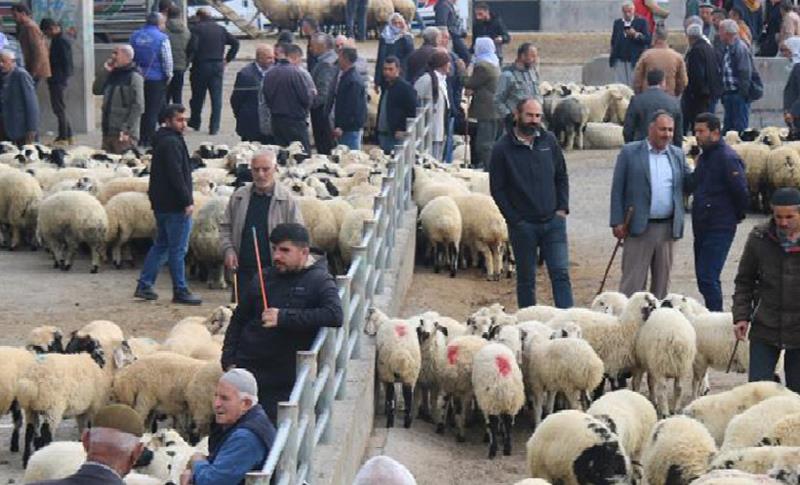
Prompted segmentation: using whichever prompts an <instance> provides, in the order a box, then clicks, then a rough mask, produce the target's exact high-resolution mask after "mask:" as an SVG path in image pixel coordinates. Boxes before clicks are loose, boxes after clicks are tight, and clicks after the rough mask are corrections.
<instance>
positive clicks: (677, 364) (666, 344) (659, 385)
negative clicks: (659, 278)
mask: <svg viewBox="0 0 800 485" xmlns="http://www.w3.org/2000/svg"><path fill="white" fill-rule="evenodd" d="M696 342H697V336H696V334H695V331H694V327H692V324H691V323H689V320H687V319H686V317H685V316H683V314H682V313H681V312H679V311H678V310H676V309H674V308H667V307H662V308H659V309H657V310H655V311H653V312H652V313H651V314H650V315H649V317H648V318H647V319H646V320H645V322H644V324H643V325H642V326H641V328H640V329H639V333H638V334H637V336H636V347H635V348H636V359H637V361H638V364H639V366H640V369H641V370H640V371H639V372H641V371H646V372H647V385H648V388H649V389H650V397H651V399H652V400H653V402H654V403H655V405H656V408H657V409H658V413H659V415H660V416H661V417H665V416H667V415H669V414H671V413H673V412H675V411H676V410H677V409H678V405H679V404H680V403H681V402H682V400H683V398H684V389H683V383H682V381H683V380H684V379H686V380H687V381H688V380H690V379H691V377H692V364H693V363H694V358H695V354H696V353H697V347H696V345H697V343H696ZM640 378H641V374H639V373H637V374H634V382H633V386H634V387H633V388H634V390H636V389H637V388H638V384H639V382H638V381H639V379H640ZM670 378H671V379H673V380H674V391H673V395H672V399H671V401H670V402H669V405H667V391H666V389H665V388H664V387H665V386H666V384H667V379H670Z"/></svg>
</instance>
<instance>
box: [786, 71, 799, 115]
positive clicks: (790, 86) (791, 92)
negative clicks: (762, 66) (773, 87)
mask: <svg viewBox="0 0 800 485" xmlns="http://www.w3.org/2000/svg"><path fill="white" fill-rule="evenodd" d="M798 100H800V63H798V64H795V65H794V66H792V72H791V74H789V79H787V80H786V86H784V87H783V111H784V112H785V113H790V112H791V111H792V105H793V104H794V103H795V102H796V101H798Z"/></svg>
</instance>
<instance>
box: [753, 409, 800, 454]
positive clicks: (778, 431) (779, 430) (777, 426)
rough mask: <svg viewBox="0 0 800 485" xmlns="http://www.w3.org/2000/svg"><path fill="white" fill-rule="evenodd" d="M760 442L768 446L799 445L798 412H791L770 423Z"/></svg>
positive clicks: (799, 414)
mask: <svg viewBox="0 0 800 485" xmlns="http://www.w3.org/2000/svg"><path fill="white" fill-rule="evenodd" d="M761 443H763V444H765V445H768V446H800V412H798V413H792V414H789V415H787V416H784V417H782V418H779V419H778V420H777V421H775V422H774V423H772V426H770V427H769V431H767V432H766V433H764V436H763V437H762V439H761Z"/></svg>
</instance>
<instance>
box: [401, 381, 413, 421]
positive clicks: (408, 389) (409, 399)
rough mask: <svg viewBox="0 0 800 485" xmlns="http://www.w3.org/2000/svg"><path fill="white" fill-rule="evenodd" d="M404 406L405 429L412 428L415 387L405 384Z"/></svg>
mask: <svg viewBox="0 0 800 485" xmlns="http://www.w3.org/2000/svg"><path fill="white" fill-rule="evenodd" d="M403 406H405V410H404V411H405V416H404V417H403V427H404V428H410V427H411V419H412V412H413V411H414V386H412V385H411V384H403Z"/></svg>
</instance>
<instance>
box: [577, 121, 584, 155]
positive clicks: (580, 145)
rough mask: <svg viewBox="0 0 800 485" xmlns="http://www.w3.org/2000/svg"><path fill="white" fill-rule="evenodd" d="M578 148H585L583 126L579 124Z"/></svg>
mask: <svg viewBox="0 0 800 485" xmlns="http://www.w3.org/2000/svg"><path fill="white" fill-rule="evenodd" d="M577 128H578V129H577V131H578V149H580V150H583V127H582V126H580V125H579V126H578V127H577Z"/></svg>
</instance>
